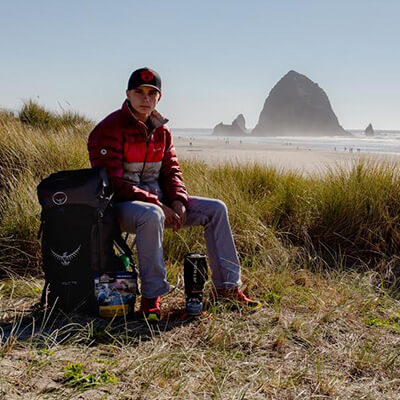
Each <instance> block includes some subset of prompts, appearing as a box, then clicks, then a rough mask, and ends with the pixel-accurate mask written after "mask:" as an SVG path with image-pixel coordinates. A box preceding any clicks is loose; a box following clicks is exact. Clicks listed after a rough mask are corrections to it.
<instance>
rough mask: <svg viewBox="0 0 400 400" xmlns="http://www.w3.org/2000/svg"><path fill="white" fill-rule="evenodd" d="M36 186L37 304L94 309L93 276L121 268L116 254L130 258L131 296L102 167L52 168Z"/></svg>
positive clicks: (124, 247)
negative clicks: (40, 279)
mask: <svg viewBox="0 0 400 400" xmlns="http://www.w3.org/2000/svg"><path fill="white" fill-rule="evenodd" d="M37 191H38V197H39V202H40V204H41V206H42V213H41V226H40V231H39V237H41V243H42V257H43V270H44V274H45V287H44V290H43V293H42V303H44V304H46V305H47V306H49V305H50V306H51V307H53V306H55V307H56V308H58V309H61V310H63V311H66V312H70V311H76V312H82V313H88V314H97V312H98V304H97V301H96V296H95V290H94V288H95V278H96V276H99V275H101V274H104V273H113V272H117V271H125V269H126V268H125V267H126V262H125V264H124V257H120V256H119V255H121V254H124V255H125V261H126V258H127V257H129V260H130V261H131V266H132V267H133V269H132V270H131V272H130V274H131V278H133V279H134V282H135V296H136V294H137V293H138V291H137V274H136V269H135V266H134V264H133V262H132V258H131V255H132V253H131V251H130V248H129V247H128V246H127V244H126V242H125V241H124V240H123V239H122V237H121V232H120V229H119V225H118V221H117V218H116V215H115V211H114V208H113V202H112V190H111V187H110V185H109V182H108V178H107V174H106V171H105V169H104V168H91V169H81V170H71V171H61V172H57V173H54V174H51V175H50V176H49V177H47V178H45V179H44V180H43V181H42V182H41V183H40V184H39V185H38V187H37ZM116 249H117V252H116ZM117 253H119V254H118V255H117ZM133 304H134V299H133Z"/></svg>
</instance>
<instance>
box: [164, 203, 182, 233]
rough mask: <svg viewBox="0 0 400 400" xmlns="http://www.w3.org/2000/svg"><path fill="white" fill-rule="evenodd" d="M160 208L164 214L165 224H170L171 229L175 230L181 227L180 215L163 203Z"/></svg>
mask: <svg viewBox="0 0 400 400" xmlns="http://www.w3.org/2000/svg"><path fill="white" fill-rule="evenodd" d="M161 209H162V210H163V212H164V215H165V225H166V226H171V227H172V229H173V231H174V232H176V231H177V230H178V229H179V228H180V227H181V217H180V216H179V215H178V214H177V213H176V212H175V211H174V210H173V209H172V208H170V207H168V206H166V205H165V204H163V205H162V206H161Z"/></svg>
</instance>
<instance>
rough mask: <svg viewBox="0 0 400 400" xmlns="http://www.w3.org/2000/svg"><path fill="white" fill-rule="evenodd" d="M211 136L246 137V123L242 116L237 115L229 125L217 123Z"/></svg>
mask: <svg viewBox="0 0 400 400" xmlns="http://www.w3.org/2000/svg"><path fill="white" fill-rule="evenodd" d="M212 134H213V135H217V136H245V135H247V134H248V133H247V129H246V121H245V119H244V116H243V114H239V115H238V116H237V117H236V118H235V119H234V120H233V121H232V124H231V125H226V124H223V123H222V122H221V123H219V124H218V125H216V126H215V127H214V130H213V133H212Z"/></svg>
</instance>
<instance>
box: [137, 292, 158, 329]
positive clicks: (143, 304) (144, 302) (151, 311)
mask: <svg viewBox="0 0 400 400" xmlns="http://www.w3.org/2000/svg"><path fill="white" fill-rule="evenodd" d="M138 315H139V318H140V319H143V320H144V319H146V320H147V321H149V322H156V323H157V322H160V320H161V297H160V296H158V297H155V298H154V299H146V298H145V297H143V296H142V298H141V300H140V309H139V311H138Z"/></svg>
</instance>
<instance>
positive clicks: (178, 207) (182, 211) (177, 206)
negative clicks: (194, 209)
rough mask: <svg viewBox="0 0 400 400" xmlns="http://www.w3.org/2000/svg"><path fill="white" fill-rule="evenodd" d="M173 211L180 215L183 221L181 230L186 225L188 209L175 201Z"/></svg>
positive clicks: (172, 205)
mask: <svg viewBox="0 0 400 400" xmlns="http://www.w3.org/2000/svg"><path fill="white" fill-rule="evenodd" d="M171 207H172V209H173V210H174V211H175V212H176V213H177V214H178V215H179V217H180V219H181V224H180V226H179V228H182V226H183V225H185V223H186V207H185V205H184V204H183V203H182V202H181V201H179V200H174V201H173V202H172V204H171Z"/></svg>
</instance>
